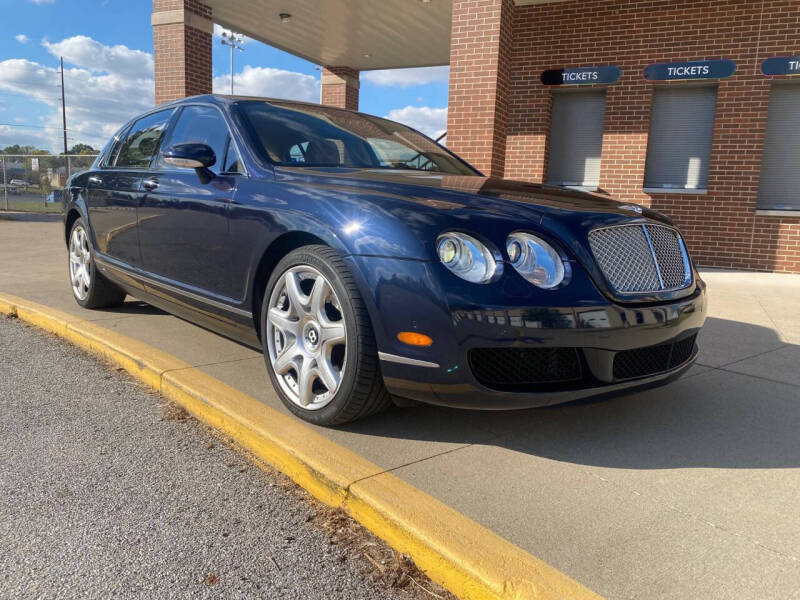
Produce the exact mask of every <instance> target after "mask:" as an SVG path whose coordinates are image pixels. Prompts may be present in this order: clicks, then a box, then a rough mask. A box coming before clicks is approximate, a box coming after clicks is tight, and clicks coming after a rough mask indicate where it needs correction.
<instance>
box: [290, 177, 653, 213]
mask: <svg viewBox="0 0 800 600" xmlns="http://www.w3.org/2000/svg"><path fill="white" fill-rule="evenodd" d="M278 177H279V178H280V179H283V180H295V179H302V180H303V183H306V184H309V183H310V184H316V185H320V186H324V187H327V188H329V189H331V188H339V189H342V188H356V189H359V190H361V191H362V192H363V193H364V194H365V195H369V194H370V193H373V194H378V195H381V196H386V197H396V198H398V199H402V200H403V201H404V202H411V203H414V204H417V205H418V209H419V210H420V211H422V212H430V211H434V212H452V211H458V212H464V211H479V212H481V213H489V214H493V215H506V216H510V217H513V218H514V219H519V218H520V217H523V218H525V219H530V220H534V221H541V220H542V219H543V218H545V217H548V216H549V217H553V218H559V217H563V218H578V219H589V220H592V221H595V220H598V219H599V220H600V221H605V220H607V219H609V220H612V221H614V220H618V219H617V218H616V217H621V218H623V219H628V218H631V217H632V216H639V215H642V214H644V215H645V216H648V217H649V218H652V219H655V220H664V217H663V216H662V215H660V214H659V213H657V212H655V211H650V210H649V209H647V208H644V207H640V206H639V205H637V204H630V203H622V202H616V201H614V200H612V199H610V198H608V197H607V196H604V195H601V194H597V193H590V192H583V191H578V190H570V189H565V188H561V187H555V186H549V185H543V184H537V183H526V182H523V181H513V180H508V179H500V178H497V177H483V176H477V175H476V176H468V175H444V174H441V173H426V172H417V171H406V170H394V169H342V168H336V169H327V168H288V169H281V170H280V171H279V172H278ZM591 215H596V217H595V218H594V219H593V218H592V217H591ZM615 216H616V217H615Z"/></svg>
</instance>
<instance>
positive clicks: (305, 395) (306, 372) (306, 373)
mask: <svg viewBox="0 0 800 600" xmlns="http://www.w3.org/2000/svg"><path fill="white" fill-rule="evenodd" d="M316 378H317V368H316V361H315V360H314V359H312V358H305V359H304V360H303V365H302V366H301V367H300V376H299V378H298V382H297V388H298V398H299V400H300V404H301V405H302V406H308V405H309V404H311V401H312V400H313V399H314V381H315V379H316Z"/></svg>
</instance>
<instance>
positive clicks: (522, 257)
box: [506, 233, 567, 290]
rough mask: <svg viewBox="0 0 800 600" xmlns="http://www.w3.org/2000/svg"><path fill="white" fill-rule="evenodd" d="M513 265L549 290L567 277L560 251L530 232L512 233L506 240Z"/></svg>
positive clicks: (525, 276) (522, 273)
mask: <svg viewBox="0 0 800 600" xmlns="http://www.w3.org/2000/svg"><path fill="white" fill-rule="evenodd" d="M506 252H508V258H509V260H510V261H511V266H512V267H514V269H515V270H516V271H517V273H519V274H520V275H522V276H523V277H524V278H525V279H527V280H528V281H530V282H531V283H532V284H533V285H535V286H537V287H540V288H543V289H546V290H549V289H552V288H554V287H556V286H558V285H559V284H561V282H562V281H564V278H565V277H566V273H567V271H566V267H565V266H564V261H563V260H561V257H560V256H559V254H558V252H556V250H555V249H554V248H553V247H552V246H551V245H550V244H548V243H547V242H545V241H544V240H543V239H541V238H538V237H536V236H535V235H532V234H530V233H512V234H511V235H510V236H508V239H507V240H506Z"/></svg>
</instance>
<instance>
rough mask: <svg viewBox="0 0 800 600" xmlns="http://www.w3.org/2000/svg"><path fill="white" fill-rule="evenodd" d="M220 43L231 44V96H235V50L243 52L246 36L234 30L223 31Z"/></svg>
mask: <svg viewBox="0 0 800 600" xmlns="http://www.w3.org/2000/svg"><path fill="white" fill-rule="evenodd" d="M220 43H221V44H222V45H223V46H230V49H231V96H233V51H234V50H238V51H239V52H243V51H244V50H243V48H242V45H243V44H244V36H243V35H240V34H238V33H234V32H232V31H223V32H222V39H221V40H220Z"/></svg>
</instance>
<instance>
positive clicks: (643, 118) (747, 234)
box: [448, 0, 800, 272]
mask: <svg viewBox="0 0 800 600" xmlns="http://www.w3.org/2000/svg"><path fill="white" fill-rule="evenodd" d="M499 3H500V2H499V0H494V1H488V0H487V1H485V2H478V1H458V0H457V1H456V2H454V6H453V32H454V36H453V51H452V54H453V56H452V57H451V60H452V64H451V91H450V103H451V104H450V110H451V111H452V112H453V113H454V114H453V118H451V119H448V145H449V146H451V147H453V148H454V149H456V151H460V152H462V153H463V154H464V155H465V156H466V157H467V158H468V160H473V161H474V162H476V163H480V161H478V160H475V158H474V157H475V156H482V155H483V154H482V152H481V150H480V149H481V148H482V149H483V153H488V149H490V148H495V147H496V145H497V139H496V132H495V131H493V130H492V129H491V127H490V126H488V125H487V124H486V123H487V121H486V120H481V119H478V118H477V117H476V116H474V114H477V113H478V112H482V111H486V110H488V109H487V106H488V107H490V108H491V104H492V102H491V93H490V91H491V88H492V83H491V82H492V81H494V80H496V79H497V77H496V76H495V75H494V70H495V67H494V66H493V65H492V60H491V58H490V57H484V56H483V55H480V52H479V51H478V49H477V48H478V46H480V45H481V44H483V45H485V46H486V47H488V48H491V47H492V44H493V43H494V42H492V40H494V36H495V35H496V32H497V20H498V17H497V5H498V4H499ZM478 5H494V6H486V9H485V14H484V15H482V16H481V17H478V16H477V15H475V14H469V13H468V14H466V15H465V13H466V12H467V11H468V10H475V8H476V7H477V6H478ZM762 9H763V10H762ZM514 12H515V14H514V18H513V22H514V34H513V42H512V44H511V48H512V49H513V52H512V54H511V60H510V70H511V75H510V93H509V97H510V100H509V103H508V109H509V112H508V120H507V124H506V135H507V143H506V146H505V157H504V161H505V173H504V174H505V176H506V177H509V178H515V179H524V180H529V181H543V180H544V179H545V176H546V165H547V142H548V140H547V138H548V134H549V124H550V105H551V91H550V90H549V89H548V88H546V87H544V86H543V85H541V83H540V82H539V75H540V74H541V72H542V71H543V70H545V69H548V68H558V67H578V66H594V65H606V64H615V65H618V66H620V67H621V68H622V71H623V75H622V79H621V80H620V81H619V82H618V83H616V84H614V85H611V86H609V87H608V92H607V104H606V118H605V132H604V137H603V157H602V170H601V182H600V187H601V188H602V189H603V190H604V191H605V192H608V193H609V194H611V195H612V196H614V197H615V198H618V199H620V200H625V201H631V202H637V203H641V204H644V205H648V206H652V207H653V208H656V209H658V210H660V211H663V212H664V213H666V214H667V215H669V216H671V217H672V218H674V219H675V220H676V221H677V223H678V224H679V225H680V226H681V228H682V229H683V230H684V232H685V234H686V238H687V242H688V245H689V246H690V248H691V250H692V253H693V256H694V257H695V260H696V261H697V262H698V263H699V264H701V265H705V266H717V267H733V268H745V269H758V270H776V271H792V272H800V218H797V217H766V216H759V215H756V199H757V193H758V180H759V171H760V167H761V152H762V146H763V142H764V132H765V127H766V119H767V106H768V101H769V90H770V83H771V81H770V78H767V77H764V76H763V75H761V74H760V72H759V65H760V62H761V60H763V59H764V58H767V57H770V56H779V55H786V54H797V53H800V3H798V0H764V1H763V3H762V2H761V1H750V2H748V1H745V0H703V1H699V0H696V1H684V0H663V1H660V2H653V1H652V0H646V1H628V2H619V1H613V0H580V1H577V0H576V1H570V2H563V3H550V4H543V5H538V6H536V5H534V6H520V7H516V9H515V10H514ZM464 19H466V20H467V21H468V22H469V23H471V24H475V25H477V24H479V23H480V22H481V20H485V22H486V30H485V33H483V34H481V35H485V36H487V38H486V39H485V40H483V41H480V42H478V41H476V42H474V43H471V42H470V41H469V39H470V38H471V34H470V33H469V32H468V31H463V30H462V27H464V25H463V24H462V23H463V20H464ZM476 39H481V38H476ZM490 42H491V43H490ZM476 44H477V46H476ZM486 52H490V50H489V49H487V50H486ZM501 55H502V54H501ZM712 58H730V59H733V60H735V61H736V63H737V65H738V70H737V73H736V75H735V76H734V77H732V78H730V79H726V80H722V81H720V82H719V84H718V85H719V87H718V100H717V116H716V122H715V126H714V137H713V147H712V151H711V162H710V168H709V181H708V194H707V195H676V194H645V193H644V192H643V191H642V186H643V182H644V169H645V158H646V151H647V137H648V130H649V117H650V104H651V102H652V93H653V84H652V83H648V82H645V81H644V79H643V78H642V75H641V71H642V69H643V68H644V67H645V66H646V65H648V64H650V63H654V62H665V61H688V60H700V59H712ZM473 63H474V64H473ZM483 65H485V66H483ZM475 80H478V81H481V82H484V81H485V83H482V84H481V86H478V88H479V89H478V90H475V83H474V81H475ZM672 85H685V84H681V83H674V84H672ZM473 94H474V95H475V99H474V100H472V99H471V96H472V95H473ZM454 104H455V110H454ZM464 104H472V105H474V106H475V109H474V112H473V111H471V110H469V109H465V108H464V107H463V105H464ZM501 120H502V119H495V121H496V122H497V121H501ZM490 121H491V119H489V122H490ZM493 134H494V135H495V137H494V138H491V137H490V136H491V135H493ZM465 150H466V151H465ZM491 154H492V156H491V161H492V162H493V163H496V162H497V161H498V160H501V159H502V158H503V155H502V152H500V151H498V150H493V151H492V152H491ZM481 166H482V167H483V168H484V169H486V166H485V164H481ZM500 171H501V170H500V169H497V168H493V169H492V172H494V173H498V172H500Z"/></svg>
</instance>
